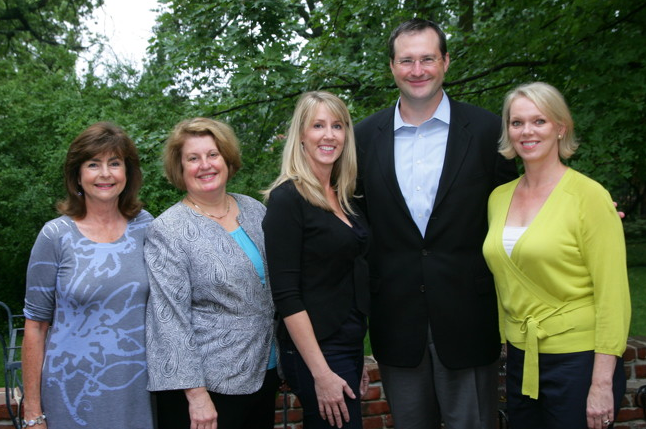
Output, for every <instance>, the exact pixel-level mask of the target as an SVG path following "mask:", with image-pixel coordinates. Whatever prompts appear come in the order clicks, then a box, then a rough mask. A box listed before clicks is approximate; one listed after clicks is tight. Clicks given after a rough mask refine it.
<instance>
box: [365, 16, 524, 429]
mask: <svg viewBox="0 0 646 429" xmlns="http://www.w3.org/2000/svg"><path fill="white" fill-rule="evenodd" d="M389 45H390V67H391V71H392V73H393V76H394V79H395V82H396V83H397V86H398V87H399V90H400V99H399V101H398V103H397V105H396V106H393V107H390V108H387V109H384V110H382V111H380V112H377V113H375V114H374V115H372V116H370V117H368V118H367V119H365V120H363V121H362V122H361V123H359V124H357V126H356V128H355V134H356V139H357V145H358V159H359V182H358V193H359V194H362V195H363V196H364V198H363V204H364V209H365V212H366V215H367V217H368V220H369V222H370V225H371V228H372V232H373V240H372V249H371V252H370V269H371V273H370V275H371V300H372V303H371V315H370V339H371V343H372V349H373V352H374V355H375V358H376V359H377V361H378V363H379V366H380V370H381V375H382V380H383V383H384V388H385V391H386V397H387V399H388V401H389V404H390V407H391V411H392V413H393V418H394V422H395V427H396V428H398V429H415V428H424V429H428V428H439V427H440V424H441V421H442V420H443V421H444V422H445V428H447V429H449V428H460V429H473V428H494V427H495V421H496V414H497V411H496V409H497V382H498V377H497V369H498V365H497V362H498V357H499V354H500V337H499V333H498V314H497V304H496V291H495V288H494V282H493V277H492V275H491V273H490V272H489V270H488V269H487V266H486V263H485V261H484V258H483V256H482V243H483V241H484V238H485V235H486V233H487V199H488V197H489V194H490V192H491V191H492V190H493V189H494V188H495V187H496V186H497V185H499V184H502V183H505V182H507V181H509V180H511V179H513V178H514V177H516V176H517V171H516V167H515V164H514V163H513V162H509V161H505V160H504V158H503V157H502V156H500V155H499V154H498V153H497V142H498V137H499V135H500V132H501V128H500V127H501V121H500V118H499V117H498V116H496V115H494V114H492V113H490V112H488V111H486V110H483V109H480V108H478V107H475V106H471V105H468V104H465V103H460V102H457V101H455V100H453V99H451V98H449V97H448V96H447V95H446V93H444V91H443V90H442V83H443V80H444V73H446V71H447V70H448V67H449V62H450V58H449V54H448V52H447V48H446V37H445V35H444V33H443V32H442V30H441V29H440V28H439V27H437V25H435V24H434V23H432V22H430V21H426V20H421V19H413V20H410V21H407V22H405V23H403V24H402V25H400V26H399V27H398V28H397V29H396V30H395V31H393V33H392V35H391V38H390V41H389Z"/></svg>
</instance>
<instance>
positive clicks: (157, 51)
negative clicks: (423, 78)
mask: <svg viewBox="0 0 646 429" xmlns="http://www.w3.org/2000/svg"><path fill="white" fill-rule="evenodd" d="M100 4H102V0H0V100H1V102H0V130H1V132H0V151H1V153H2V157H1V158H0V163H2V166H1V168H0V194H1V199H0V223H1V225H2V229H1V231H0V278H2V279H4V281H5V282H6V283H7V285H6V287H4V288H2V292H0V300H5V301H10V302H13V303H19V302H20V301H21V300H22V296H23V294H24V273H25V269H26V263H27V259H28V256H29V250H30V249H31V246H32V244H33V240H34V238H35V236H36V234H37V233H38V231H39V229H40V227H41V226H42V224H43V223H44V222H45V221H47V220H48V219H51V218H53V217H55V216H56V213H55V211H54V206H55V202H56V201H57V200H58V199H60V198H62V197H63V190H64V189H63V180H62V162H63V159H64V156H65V152H66V150H67V147H68V146H69V143H70V142H71V141H72V139H73V138H74V137H75V136H76V135H77V134H78V133H79V132H81V131H82V130H83V129H84V128H86V127H87V126H88V125H90V124H91V123H93V122H95V121H99V120H109V121H113V122H115V123H117V124H119V125H121V126H123V127H124V129H125V130H126V131H127V132H128V133H129V134H130V135H131V136H132V137H133V139H134V140H135V142H136V143H137V145H138V147H139V150H140V155H141V157H142V166H143V169H144V178H145V184H144V188H143V189H142V193H141V196H142V199H143V200H144V202H145V203H146V206H147V209H148V210H149V211H151V213H153V215H158V214H159V213H161V211H163V210H164V209H165V208H167V207H168V206H170V205H171V204H172V203H174V202H175V201H177V200H178V199H179V197H180V194H179V193H178V192H177V191H176V190H174V189H172V188H171V187H170V185H169V184H168V183H167V182H166V180H165V179H164V177H163V175H162V173H161V166H160V161H159V156H160V153H161V148H162V147H163V142H164V139H165V137H166V135H167V134H168V132H169V131H170V129H171V128H172V126H173V125H174V124H175V123H176V122H178V121H179V120H181V119H184V118H187V117H191V116H198V115H199V116H207V117H212V118H216V119H219V120H223V121H225V122H228V123H229V124H231V125H232V127H233V128H234V130H235V131H236V133H237V134H238V137H239V139H240V142H241V145H242V151H243V163H244V165H243V169H242V170H241V171H240V172H239V173H238V175H237V176H236V178H234V180H233V182H232V183H231V185H230V187H229V189H230V190H232V191H236V192H242V193H245V194H249V195H252V196H255V197H258V196H259V191H260V190H261V189H263V188H265V187H266V186H268V184H269V183H270V182H271V181H272V180H273V179H274V178H275V176H276V174H277V172H278V163H279V155H280V151H281V147H282V143H283V141H284V134H286V131H287V128H288V125H289V124H288V121H289V119H290V117H291V114H292V110H293V108H294V105H295V102H296V97H297V96H298V95H300V94H301V93H302V92H304V91H308V90H313V89H326V90H329V91H331V92H334V93H336V94H338V95H339V96H340V97H341V98H343V99H344V100H345V101H346V102H347V104H348V106H349V108H350V111H351V113H352V115H353V119H354V121H355V122H358V121H359V120H361V119H362V118H364V117H366V116H367V115H369V114H371V113H373V112H375V111H377V110H379V109H381V108H384V107H387V106H389V105H391V104H392V103H394V101H395V100H396V99H397V96H398V92H397V89H396V87H395V85H394V83H393V80H392V76H391V74H390V70H389V67H388V62H389V59H388V49H387V40H388V36H389V34H390V32H391V31H392V30H393V29H394V28H395V27H396V26H397V25H398V24H399V23H400V22H402V21H404V20H407V19H409V18H411V17H414V16H417V17H422V18H427V19H432V20H434V21H436V22H438V23H439V24H440V25H441V26H442V27H443V28H444V29H445V32H446V33H447V35H448V36H449V40H448V44H449V54H450V58H451V66H450V69H449V72H448V73H447V76H446V82H445V85H444V87H445V90H446V91H447V93H448V94H449V95H451V96H453V97H455V98H456V99H459V100H462V101H467V102H470V103H473V104H476V105H479V106H482V107H485V108H487V109H489V110H491V111H493V112H496V113H498V112H500V110H501V105H502V100H503V97H504V95H505V93H506V92H507V91H508V90H510V89H511V88H513V87H514V86H516V85H518V84H520V83H525V82H529V81H535V80H541V81H546V82H549V83H551V84H553V85H554V86H556V87H557V88H559V89H560V90H561V91H562V92H563V93H564V95H565V97H566V100H568V103H569V105H570V107H571V110H572V112H573V115H574V119H575V123H576V125H575V126H576V131H577V135H578V136H579V139H580V141H581V146H580V149H579V151H578V152H577V154H576V155H575V157H574V158H573V159H572V160H571V161H570V162H571V164H572V165H573V166H574V167H575V168H577V169H579V170H580V171H582V172H583V173H585V174H587V175H589V176H591V177H593V178H594V179H596V180H598V181H600V182H601V183H603V184H604V185H605V186H607V187H609V188H610V189H611V192H612V193H613V197H615V198H616V199H617V200H619V201H620V203H621V204H622V209H624V210H625V211H627V213H628V215H629V218H630V217H631V216H634V215H636V214H638V213H641V214H645V212H646V165H645V160H646V145H643V144H641V141H640V138H639V136H640V132H641V128H642V126H643V124H644V123H646V113H645V108H646V107H645V104H646V103H645V99H644V98H645V94H646V75H645V74H644V73H643V71H642V70H643V68H644V61H646V60H645V58H646V45H645V44H644V43H643V41H644V40H646V37H645V34H644V33H645V27H646V4H644V3H643V2H635V1H634V0H567V1H566V0H493V1H482V0H441V1H440V0H437V1H435V0H432V1H424V2H421V1H413V0H330V1H325V2H323V1H314V0H245V1H239V0H222V1H213V0H210V1H205V0H181V1H180V0H160V4H161V6H162V7H161V10H162V11H163V12H161V13H160V15H159V17H158V21H157V25H156V27H155V29H154V37H153V39H152V41H151V45H150V48H149V52H148V57H147V59H146V62H145V68H144V70H143V71H142V72H137V71H136V70H134V69H133V68H132V67H130V66H129V65H127V64H117V65H113V66H112V67H110V68H109V69H108V72H107V73H104V74H101V75H99V74H98V73H95V68H94V65H93V63H92V62H91V63H90V64H89V67H88V68H87V70H85V71H84V72H82V73H81V74H79V72H77V71H76V68H75V63H76V61H77V60H78V55H79V52H82V50H83V49H84V46H83V44H82V43H81V40H82V38H81V36H82V35H87V34H86V33H85V32H86V31H87V30H86V29H85V28H84V26H83V25H82V19H83V18H84V17H86V16H89V14H91V12H92V11H93V10H94V8H95V7H97V6H98V5H100ZM17 305H19V304H17Z"/></svg>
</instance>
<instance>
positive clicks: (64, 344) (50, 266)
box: [24, 211, 153, 429]
mask: <svg viewBox="0 0 646 429" xmlns="http://www.w3.org/2000/svg"><path fill="white" fill-rule="evenodd" d="M151 221H152V216H151V215H150V214H149V213H148V212H145V211H142V212H141V213H140V214H139V215H138V216H137V217H136V218H135V219H132V220H130V221H129V222H128V226H127V228H126V231H125V233H124V234H123V236H122V237H121V238H119V239H118V240H116V241H114V242H112V243H95V242H93V241H91V240H89V239H87V238H86V237H85V236H83V235H82V234H81V232H80V231H79V229H78V228H77V226H76V224H75V223H74V221H72V219H71V218H69V217H68V216H61V217H59V218H57V219H54V220H51V221H49V222H47V223H46V224H45V226H44V227H43V229H42V230H41V231H40V234H39V235H38V238H37V239H36V243H35V244H34V247H33V249H32V252H31V258H30V260H29V267H28V270H27V292H26V297H25V309H24V312H25V317H26V318H28V319H31V320H35V321H46V322H50V323H51V329H50V333H49V336H48V338H47V341H46V350H45V361H44V365H43V372H42V384H41V395H42V399H41V401H42V407H43V412H44V413H45V414H46V415H47V424H48V429H76V428H92V429H102V428H105V429H114V428H120V429H122V428H123V429H151V428H152V427H153V424H152V410H151V404H150V395H149V393H148V392H147V391H146V384H147V382H148V377H147V372H146V351H145V345H146V343H145V337H144V334H145V329H144V321H145V310H146V300H147V298H148V276H147V274H146V269H145V265H144V256H143V244H144V236H145V232H146V227H147V226H148V224H149V223H150V222H151Z"/></svg>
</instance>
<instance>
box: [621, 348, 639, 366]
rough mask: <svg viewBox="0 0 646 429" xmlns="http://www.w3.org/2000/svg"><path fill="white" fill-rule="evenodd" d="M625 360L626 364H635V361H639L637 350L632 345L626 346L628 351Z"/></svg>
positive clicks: (625, 353)
mask: <svg viewBox="0 0 646 429" xmlns="http://www.w3.org/2000/svg"><path fill="white" fill-rule="evenodd" d="M623 358H624V362H625V363H630V362H633V361H634V360H635V359H637V348H636V347H633V346H632V345H630V344H629V345H628V346H626V351H625V352H624V356H623Z"/></svg>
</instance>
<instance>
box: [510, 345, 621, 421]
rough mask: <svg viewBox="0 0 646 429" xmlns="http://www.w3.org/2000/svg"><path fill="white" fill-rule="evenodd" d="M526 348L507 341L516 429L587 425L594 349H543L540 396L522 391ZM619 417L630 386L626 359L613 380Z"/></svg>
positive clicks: (512, 415) (511, 408) (539, 364)
mask: <svg viewBox="0 0 646 429" xmlns="http://www.w3.org/2000/svg"><path fill="white" fill-rule="evenodd" d="M524 359H525V352H524V351H523V350H520V349H517V348H516V347H514V346H512V345H511V344H507V411H508V413H509V427H510V428H512V429H587V427H588V424H587V421H586V405H587V399H588V391H589V390H590V385H591V384H592V368H593V364H594V352H593V351H586V352H577V353H559V354H547V353H540V354H539V356H538V366H539V381H538V399H531V398H530V397H529V396H526V395H523V394H522V393H521V390H522V384H523V361H524ZM612 389H613V395H614V399H615V404H614V406H615V417H616V416H617V413H618V412H619V407H620V406H621V400H622V398H623V396H624V392H625V390H626V374H625V373H624V364H623V359H617V366H616V367H615V373H614V376H613V380H612Z"/></svg>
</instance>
